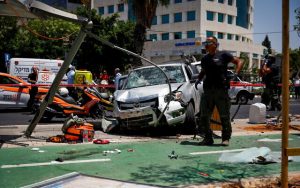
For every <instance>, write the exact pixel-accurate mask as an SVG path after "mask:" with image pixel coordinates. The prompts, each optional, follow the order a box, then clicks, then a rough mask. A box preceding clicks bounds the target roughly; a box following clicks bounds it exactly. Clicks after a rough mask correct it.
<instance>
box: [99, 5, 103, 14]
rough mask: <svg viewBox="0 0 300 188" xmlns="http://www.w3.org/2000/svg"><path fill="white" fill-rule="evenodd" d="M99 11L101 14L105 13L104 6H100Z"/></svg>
mask: <svg viewBox="0 0 300 188" xmlns="http://www.w3.org/2000/svg"><path fill="white" fill-rule="evenodd" d="M98 12H99V14H100V15H103V14H104V7H99V8H98Z"/></svg>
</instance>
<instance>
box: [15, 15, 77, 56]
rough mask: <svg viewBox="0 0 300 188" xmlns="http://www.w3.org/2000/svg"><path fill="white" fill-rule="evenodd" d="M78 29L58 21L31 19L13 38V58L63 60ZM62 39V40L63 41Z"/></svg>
mask: <svg viewBox="0 0 300 188" xmlns="http://www.w3.org/2000/svg"><path fill="white" fill-rule="evenodd" d="M79 29H80V27H79V26H78V25H75V24H73V23H70V22H67V21H64V20H60V19H54V18H52V19H47V20H40V19H33V20H29V21H28V23H27V24H26V25H25V24H24V25H22V26H21V27H20V28H19V29H18V32H17V34H16V36H15V39H14V42H13V49H14V51H15V54H14V56H15V57H30V58H47V59H57V58H61V59H64V56H65V52H66V50H67V49H68V48H69V42H68V41H72V40H74V38H75V37H76V35H77V34H78V32H79ZM63 38H64V39H63Z"/></svg>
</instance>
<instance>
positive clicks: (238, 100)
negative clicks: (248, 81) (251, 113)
mask: <svg viewBox="0 0 300 188" xmlns="http://www.w3.org/2000/svg"><path fill="white" fill-rule="evenodd" d="M236 103H237V104H239V103H241V104H247V103H248V96H247V94H246V93H240V94H238V96H237V98H236Z"/></svg>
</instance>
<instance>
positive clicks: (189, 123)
mask: <svg viewBox="0 0 300 188" xmlns="http://www.w3.org/2000/svg"><path fill="white" fill-rule="evenodd" d="M185 115H186V117H185V121H184V127H185V128H186V130H187V131H188V132H192V131H195V128H196V119H195V109H194V106H193V104H192V103H191V102H190V103H189V104H188V106H187V108H186V112H185Z"/></svg>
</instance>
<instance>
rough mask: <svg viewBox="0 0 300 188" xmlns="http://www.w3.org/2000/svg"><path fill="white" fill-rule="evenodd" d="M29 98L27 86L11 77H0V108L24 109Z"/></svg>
mask: <svg viewBox="0 0 300 188" xmlns="http://www.w3.org/2000/svg"><path fill="white" fill-rule="evenodd" d="M12 84H13V85H12ZM29 98H30V96H29V88H28V86H24V85H23V83H21V82H19V81H18V80H15V79H13V78H11V77H7V76H4V75H0V108H2V109H5V108H23V107H26V106H27V102H28V100H29Z"/></svg>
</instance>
